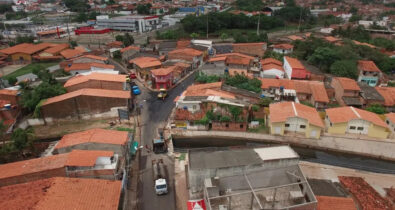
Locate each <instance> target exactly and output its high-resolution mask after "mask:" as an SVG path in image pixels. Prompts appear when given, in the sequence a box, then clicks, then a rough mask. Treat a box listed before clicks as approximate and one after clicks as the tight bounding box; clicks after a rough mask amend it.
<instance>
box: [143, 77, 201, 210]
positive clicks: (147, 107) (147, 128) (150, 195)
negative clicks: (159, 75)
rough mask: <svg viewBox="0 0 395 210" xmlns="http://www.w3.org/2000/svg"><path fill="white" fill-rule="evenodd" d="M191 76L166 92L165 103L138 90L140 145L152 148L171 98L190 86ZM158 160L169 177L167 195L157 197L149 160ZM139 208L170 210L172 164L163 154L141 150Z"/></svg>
mask: <svg viewBox="0 0 395 210" xmlns="http://www.w3.org/2000/svg"><path fill="white" fill-rule="evenodd" d="M193 80H194V74H192V75H190V76H189V77H188V78H186V79H185V80H184V81H183V82H181V84H179V85H178V86H177V87H175V88H174V89H173V90H171V91H170V92H169V97H168V98H166V100H165V101H162V100H158V99H157V97H156V94H157V93H153V92H150V91H148V89H146V88H144V87H141V89H142V92H143V93H142V94H141V95H140V96H138V98H137V103H138V104H143V109H142V117H141V119H142V120H141V121H142V122H141V132H142V133H141V135H142V138H141V145H143V146H145V145H149V147H150V148H152V139H153V138H154V137H157V136H158V133H157V129H158V128H159V127H164V126H165V125H166V123H167V120H168V117H169V115H170V113H171V111H172V109H173V108H174V106H175V103H174V102H173V101H174V99H175V98H176V97H177V96H178V95H180V94H181V93H182V92H183V91H184V90H185V89H186V87H188V86H189V85H190V84H192V83H193ZM158 158H162V159H163V160H164V162H165V164H166V165H167V170H168V174H169V193H168V194H167V195H162V196H157V195H156V194H155V190H154V182H153V179H152V167H151V161H152V160H153V159H158ZM139 190H140V192H139V202H138V203H139V205H138V206H139V209H141V210H152V209H161V210H167V209H168V210H174V209H175V194H174V161H173V159H172V158H171V157H169V156H168V155H167V154H160V155H156V154H154V153H152V152H147V150H145V149H144V150H143V151H142V153H141V158H140V182H139Z"/></svg>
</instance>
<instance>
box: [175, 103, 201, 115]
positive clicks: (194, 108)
mask: <svg viewBox="0 0 395 210" xmlns="http://www.w3.org/2000/svg"><path fill="white" fill-rule="evenodd" d="M184 107H187V109H188V111H189V112H192V113H193V112H197V111H199V110H200V102H198V101H178V102H177V108H179V109H184Z"/></svg>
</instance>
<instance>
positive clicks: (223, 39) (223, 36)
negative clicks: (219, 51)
mask: <svg viewBox="0 0 395 210" xmlns="http://www.w3.org/2000/svg"><path fill="white" fill-rule="evenodd" d="M220 38H221V40H222V41H225V40H226V39H227V38H228V34H227V33H222V34H221V36H220Z"/></svg>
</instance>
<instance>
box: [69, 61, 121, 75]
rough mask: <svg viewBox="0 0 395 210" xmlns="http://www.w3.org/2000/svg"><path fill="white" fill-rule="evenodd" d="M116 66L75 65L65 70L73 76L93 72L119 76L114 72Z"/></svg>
mask: <svg viewBox="0 0 395 210" xmlns="http://www.w3.org/2000/svg"><path fill="white" fill-rule="evenodd" d="M114 68H115V66H113V65H108V64H102V63H73V64H69V66H67V67H65V68H64V70H65V71H66V72H69V73H70V74H72V75H76V74H90V73H92V72H99V73H107V74H118V71H114Z"/></svg>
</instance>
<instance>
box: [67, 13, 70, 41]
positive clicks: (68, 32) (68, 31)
mask: <svg viewBox="0 0 395 210" xmlns="http://www.w3.org/2000/svg"><path fill="white" fill-rule="evenodd" d="M67 13H68V14H69V19H68V21H67V34H68V35H69V44H70V42H71V37H70V30H69V22H70V11H69V12H67Z"/></svg>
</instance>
